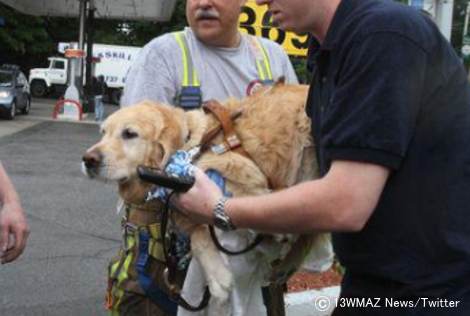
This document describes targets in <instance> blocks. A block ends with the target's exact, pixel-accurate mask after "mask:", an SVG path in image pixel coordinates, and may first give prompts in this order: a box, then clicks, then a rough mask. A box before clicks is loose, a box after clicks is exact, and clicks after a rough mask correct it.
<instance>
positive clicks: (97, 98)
mask: <svg viewBox="0 0 470 316" xmlns="http://www.w3.org/2000/svg"><path fill="white" fill-rule="evenodd" d="M99 108H100V98H99V97H98V96H95V121H98V120H99Z"/></svg>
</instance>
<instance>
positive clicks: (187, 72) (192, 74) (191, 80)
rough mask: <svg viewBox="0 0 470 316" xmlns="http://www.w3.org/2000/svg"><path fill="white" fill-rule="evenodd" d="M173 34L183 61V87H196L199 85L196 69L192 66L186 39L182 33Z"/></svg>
mask: <svg viewBox="0 0 470 316" xmlns="http://www.w3.org/2000/svg"><path fill="white" fill-rule="evenodd" d="M173 34H174V36H175V39H176V42H177V43H178V45H179V46H180V48H181V56H182V59H183V87H185V86H186V87H187V86H193V87H198V86H200V83H199V79H198V76H197V72H196V69H195V68H194V65H193V59H192V57H191V52H190V51H189V48H188V47H189V46H188V42H187V40H186V37H185V35H184V33H183V32H175V33H173Z"/></svg>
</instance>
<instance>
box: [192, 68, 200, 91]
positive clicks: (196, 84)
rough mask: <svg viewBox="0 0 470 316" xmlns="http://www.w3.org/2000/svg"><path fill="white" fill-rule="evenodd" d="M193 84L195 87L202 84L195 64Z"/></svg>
mask: <svg viewBox="0 0 470 316" xmlns="http://www.w3.org/2000/svg"><path fill="white" fill-rule="evenodd" d="M193 86H194V87H199V86H200V84H199V80H198V79H197V74H196V69H194V65H193Z"/></svg>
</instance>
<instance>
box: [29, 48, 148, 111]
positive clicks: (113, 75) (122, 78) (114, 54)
mask: <svg viewBox="0 0 470 316" xmlns="http://www.w3.org/2000/svg"><path fill="white" fill-rule="evenodd" d="M69 46H70V44H69V43H59V48H58V51H59V52H61V53H64V52H65V49H67V48H68V47H69ZM85 50H86V48H85ZM139 51H140V47H134V46H117V45H105V44H94V45H93V56H94V57H98V58H100V61H99V62H98V63H97V64H96V65H95V72H94V74H95V76H96V77H98V76H100V75H103V76H104V78H105V81H106V84H107V86H108V97H109V100H110V101H111V102H113V103H119V98H120V96H121V93H122V89H123V88H124V84H125V82H126V75H127V72H128V70H129V67H130V66H131V64H132V61H133V60H134V59H135V58H136V57H137V54H138V53H139ZM48 59H49V67H48V68H34V69H31V70H30V72H29V83H30V85H31V94H32V95H33V96H35V97H43V96H45V95H47V94H48V93H49V92H51V91H53V90H54V89H57V88H64V87H65V86H66V85H67V82H68V78H67V76H68V71H67V69H68V63H69V60H68V59H66V58H63V57H49V58H48Z"/></svg>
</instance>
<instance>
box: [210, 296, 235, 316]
mask: <svg viewBox="0 0 470 316" xmlns="http://www.w3.org/2000/svg"><path fill="white" fill-rule="evenodd" d="M208 314H209V316H221V315H224V316H230V315H232V311H231V308H230V302H229V301H228V300H225V301H223V302H221V301H218V300H214V299H213V300H212V302H211V307H210V308H209V313H208Z"/></svg>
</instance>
